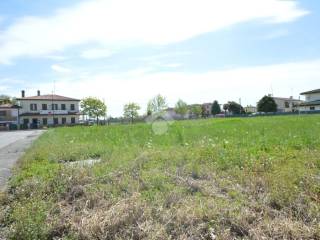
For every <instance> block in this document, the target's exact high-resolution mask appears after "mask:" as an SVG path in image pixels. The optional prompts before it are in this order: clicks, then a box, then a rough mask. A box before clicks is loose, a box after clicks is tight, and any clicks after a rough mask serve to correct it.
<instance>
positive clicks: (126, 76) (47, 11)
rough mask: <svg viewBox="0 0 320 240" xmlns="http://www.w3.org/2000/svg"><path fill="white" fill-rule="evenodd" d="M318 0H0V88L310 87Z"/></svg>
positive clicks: (201, 96)
mask: <svg viewBox="0 0 320 240" xmlns="http://www.w3.org/2000/svg"><path fill="white" fill-rule="evenodd" d="M319 23H320V2H319V1H317V0H300V1H298V0H297V1H294V0H292V1H291V0H260V1H256V0H242V1H235V0H225V1H220V0H216V1H215V0H189V1H183V0H175V1H172V0H161V1H159V0H136V1H130V0H90V1H89V0H68V1H63V0H46V1H43V0H42V1H40V0H11V1H1V2H0V93H3V94H9V95H12V96H19V95H20V90H21V89H25V90H26V93H27V95H34V94H35V93H36V90H37V89H40V90H41V92H42V93H51V92H52V89H53V82H55V92H56V93H57V94H61V95H67V96H70V97H78V98H83V97H85V96H97V97H99V98H103V99H105V101H106V102H107V105H108V112H109V115H112V116H118V115H121V114H122V107H123V105H124V104H125V103H127V102H131V101H134V102H137V103H139V104H140V105H141V106H142V107H143V110H144V107H145V105H146V103H147V101H148V100H149V99H150V98H151V97H153V96H154V95H156V94H158V93H160V94H162V95H164V96H166V97H167V100H168V102H169V104H170V105H174V103H175V102H176V101H177V100H178V99H179V98H182V99H183V100H185V101H187V102H188V103H196V102H198V103H201V102H211V101H213V100H215V99H217V100H219V102H221V103H224V102H226V101H228V100H235V101H239V98H241V101H242V103H243V105H247V104H253V105H254V104H255V103H256V102H257V101H258V100H259V98H260V97H261V96H263V95H264V94H268V93H273V94H274V95H276V96H281V97H288V96H291V95H293V96H295V97H299V93H300V92H302V91H306V90H311V89H313V88H319V87H320V86H319V82H320V81H319V80H320V44H319V43H320V31H319V29H318V28H319Z"/></svg>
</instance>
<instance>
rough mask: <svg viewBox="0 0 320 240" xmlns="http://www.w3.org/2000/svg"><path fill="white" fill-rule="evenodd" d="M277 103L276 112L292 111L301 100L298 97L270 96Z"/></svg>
mask: <svg viewBox="0 0 320 240" xmlns="http://www.w3.org/2000/svg"><path fill="white" fill-rule="evenodd" d="M272 98H273V99H274V101H275V102H276V104H277V112H294V111H296V110H297V109H298V106H299V105H300V104H301V103H302V102H303V101H302V100H300V99H294V98H293V97H290V98H282V97H272Z"/></svg>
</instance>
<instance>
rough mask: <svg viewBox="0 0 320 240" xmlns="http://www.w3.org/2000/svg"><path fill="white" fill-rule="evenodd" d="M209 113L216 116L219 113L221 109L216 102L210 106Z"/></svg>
mask: <svg viewBox="0 0 320 240" xmlns="http://www.w3.org/2000/svg"><path fill="white" fill-rule="evenodd" d="M211 113H212V115H217V114H219V113H221V108H220V105H219V103H218V101H217V100H215V101H214V102H213V104H212V107H211Z"/></svg>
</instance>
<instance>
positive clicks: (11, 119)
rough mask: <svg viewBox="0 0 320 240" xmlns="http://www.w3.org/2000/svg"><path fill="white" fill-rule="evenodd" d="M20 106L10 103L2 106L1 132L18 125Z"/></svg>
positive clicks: (0, 106)
mask: <svg viewBox="0 0 320 240" xmlns="http://www.w3.org/2000/svg"><path fill="white" fill-rule="evenodd" d="M18 120H19V106H17V105H13V104H10V103H7V104H2V105H0V130H8V129H10V125H12V124H15V125H17V124H18Z"/></svg>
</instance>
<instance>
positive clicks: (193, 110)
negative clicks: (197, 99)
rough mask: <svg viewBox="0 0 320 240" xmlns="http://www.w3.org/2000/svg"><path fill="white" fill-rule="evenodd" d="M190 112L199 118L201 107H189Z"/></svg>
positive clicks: (196, 105)
mask: <svg viewBox="0 0 320 240" xmlns="http://www.w3.org/2000/svg"><path fill="white" fill-rule="evenodd" d="M190 112H191V113H192V114H193V115H194V116H196V117H201V114H202V107H201V106H200V105H198V104H195V105H192V106H191V107H190Z"/></svg>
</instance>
